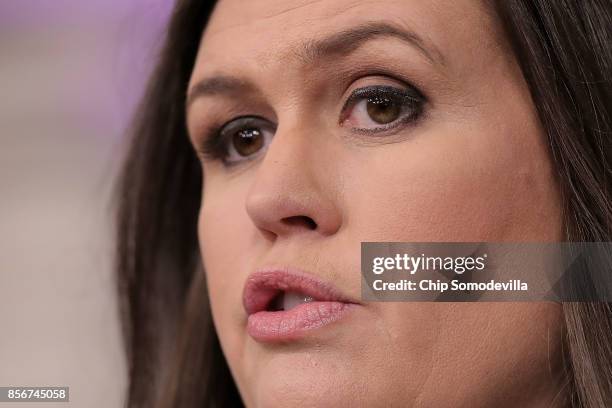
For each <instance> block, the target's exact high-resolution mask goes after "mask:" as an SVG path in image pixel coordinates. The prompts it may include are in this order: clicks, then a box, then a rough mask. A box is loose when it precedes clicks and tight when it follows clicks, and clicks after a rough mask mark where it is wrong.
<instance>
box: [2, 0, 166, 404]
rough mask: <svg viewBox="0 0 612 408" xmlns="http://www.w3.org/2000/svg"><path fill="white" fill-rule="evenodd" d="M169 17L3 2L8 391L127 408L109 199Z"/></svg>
mask: <svg viewBox="0 0 612 408" xmlns="http://www.w3.org/2000/svg"><path fill="white" fill-rule="evenodd" d="M170 7H171V4H170V1H161V0H154V1H151V0H137V1H136V0H132V1H127V0H86V1H82V0H72V1H68V0H38V1H33V0H2V1H1V2H0V386H69V387H70V400H71V402H70V403H67V404H62V403H54V404H50V405H49V406H54V407H61V406H66V407H87V408H96V407H100V408H109V407H120V406H122V405H123V399H124V397H123V395H124V392H125V387H126V371H125V362H124V357H123V348H122V343H121V337H120V329H119V322H118V311H117V305H116V299H115V292H114V291H115V286H114V285H115V283H114V277H113V272H112V269H111V267H112V255H113V239H112V236H111V233H112V225H111V215H112V207H111V200H110V192H111V188H112V186H113V182H114V179H113V177H114V175H115V173H116V171H117V168H118V165H119V162H120V159H121V155H122V154H123V148H124V145H125V135H124V133H125V129H126V125H127V121H128V120H129V118H130V115H131V114H132V111H133V108H134V105H135V103H136V101H137V100H138V99H139V97H140V95H141V92H142V87H143V83H144V81H145V80H146V77H147V75H148V73H149V71H150V69H151V67H152V65H153V63H154V60H155V51H156V47H158V46H159V44H160V42H161V39H162V31H163V30H162V26H163V23H164V21H165V19H166V17H167V15H168V11H169V9H170ZM13 405H14V406H17V407H21V408H28V407H36V408H40V407H42V405H41V404H40V403H37V404H34V403H20V404H10V403H0V407H9V406H13ZM43 405H45V406H47V405H46V404H43Z"/></svg>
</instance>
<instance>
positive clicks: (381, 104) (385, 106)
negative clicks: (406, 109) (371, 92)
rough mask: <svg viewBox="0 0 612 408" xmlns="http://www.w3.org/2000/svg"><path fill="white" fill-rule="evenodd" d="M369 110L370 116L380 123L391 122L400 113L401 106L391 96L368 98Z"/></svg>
mask: <svg viewBox="0 0 612 408" xmlns="http://www.w3.org/2000/svg"><path fill="white" fill-rule="evenodd" d="M367 111H368V115H369V116H370V118H371V119H372V120H373V121H374V122H376V123H380V124H386V123H391V122H393V121H394V120H396V119H397V118H398V117H399V115H400V107H399V106H398V105H397V104H396V103H394V102H393V101H392V100H391V99H389V98H384V97H374V98H370V99H368V103H367Z"/></svg>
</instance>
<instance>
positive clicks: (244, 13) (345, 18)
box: [192, 0, 497, 80]
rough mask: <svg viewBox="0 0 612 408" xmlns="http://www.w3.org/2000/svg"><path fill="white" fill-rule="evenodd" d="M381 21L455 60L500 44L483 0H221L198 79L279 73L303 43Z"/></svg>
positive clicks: (202, 47) (205, 38)
mask: <svg viewBox="0 0 612 408" xmlns="http://www.w3.org/2000/svg"><path fill="white" fill-rule="evenodd" d="M378 22H383V23H391V24H393V25H395V26H398V27H401V28H404V29H406V30H409V31H411V32H414V33H415V34H416V35H417V36H418V37H419V38H421V39H423V41H424V43H425V44H429V45H431V46H432V47H433V48H435V49H436V50H437V51H440V52H441V53H442V54H444V56H445V57H448V59H449V60H451V61H452V60H453V59H454V58H456V59H457V60H456V61H455V62H460V61H461V59H463V60H464V61H465V60H466V58H470V57H475V56H477V55H478V54H479V53H482V52H483V50H487V49H491V48H492V47H488V46H487V45H488V44H492V43H495V42H497V39H496V38H494V37H495V36H494V35H493V33H494V32H495V31H496V29H495V27H494V26H495V24H496V23H495V21H494V19H493V18H492V15H491V13H490V12H489V9H488V8H487V7H485V5H484V4H483V2H482V1H481V0H219V1H218V3H217V5H216V7H215V10H214V12H213V15H212V16H211V19H210V21H209V24H208V26H207V27H206V29H205V31H204V34H203V37H202V41H201V43H200V50H199V53H198V60H197V61H196V67H195V70H194V73H193V76H192V80H193V79H194V77H195V78H197V77H201V76H203V75H205V74H206V72H214V71H227V70H228V69H233V68H237V69H240V68H239V66H240V65H242V67H243V68H245V64H249V65H251V66H256V67H257V68H258V69H262V68H268V67H270V68H272V67H276V68H278V66H279V65H283V63H285V62H287V64H288V63H289V62H290V61H291V57H292V56H293V57H295V50H297V49H299V48H300V46H302V45H303V44H307V43H308V42H313V41H316V40H317V39H320V38H323V37H325V36H329V35H332V34H334V33H337V32H339V31H342V30H346V29H350V28H351V27H355V26H358V25H362V24H367V23H378ZM482 57H483V56H479V58H482ZM203 61H205V62H206V63H205V64H203V63H202V62H203Z"/></svg>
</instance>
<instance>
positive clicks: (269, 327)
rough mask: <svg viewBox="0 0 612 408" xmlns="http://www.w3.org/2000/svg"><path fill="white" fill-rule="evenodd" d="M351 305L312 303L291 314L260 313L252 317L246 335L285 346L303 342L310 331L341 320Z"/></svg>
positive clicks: (281, 312)
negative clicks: (286, 343) (303, 338)
mask: <svg viewBox="0 0 612 408" xmlns="http://www.w3.org/2000/svg"><path fill="white" fill-rule="evenodd" d="M351 306H353V305H352V304H349V303H342V302H316V301H315V302H309V303H304V304H301V305H298V306H296V307H294V308H293V309H291V310H281V311H274V312H272V311H261V312H257V313H253V314H252V315H250V316H249V318H248V322H247V333H249V335H250V336H251V337H253V339H255V340H256V341H261V342H282V341H292V340H297V339H300V338H302V337H304V336H306V335H307V334H308V333H309V332H310V331H312V330H316V329H320V328H322V327H324V326H327V325H329V324H331V323H333V322H336V321H338V320H340V319H341V318H342V317H343V316H344V315H345V314H346V313H347V312H348V311H349V310H350V309H351Z"/></svg>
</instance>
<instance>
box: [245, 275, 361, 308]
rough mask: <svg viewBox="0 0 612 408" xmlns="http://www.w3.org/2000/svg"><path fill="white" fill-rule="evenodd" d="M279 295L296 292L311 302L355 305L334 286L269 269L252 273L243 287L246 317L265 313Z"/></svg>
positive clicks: (315, 278)
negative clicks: (307, 297)
mask: <svg viewBox="0 0 612 408" xmlns="http://www.w3.org/2000/svg"><path fill="white" fill-rule="evenodd" d="M283 292H297V293H302V294H304V295H306V296H310V297H311V298H312V299H313V301H315V302H316V301H319V302H325V301H327V302H343V303H358V302H356V301H355V300H352V299H350V298H348V297H347V296H345V295H344V294H342V293H341V292H340V291H339V290H338V289H336V288H335V287H334V286H332V285H330V284H329V283H327V282H323V281H322V280H320V279H319V278H317V277H315V276H313V275H311V274H309V273H307V272H304V271H301V270H297V269H291V268H269V269H262V270H258V271H256V272H254V273H252V274H251V275H250V276H249V277H248V279H247V281H246V283H245V286H244V291H243V295H242V301H243V305H244V310H245V311H246V313H247V315H251V314H253V313H257V312H261V311H264V310H266V309H267V308H268V307H269V306H270V304H271V302H272V301H273V299H274V298H276V297H277V296H278V295H280V294H281V293H283Z"/></svg>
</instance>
